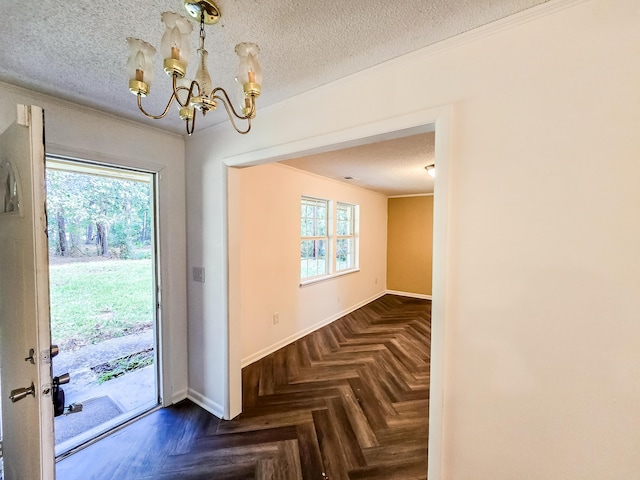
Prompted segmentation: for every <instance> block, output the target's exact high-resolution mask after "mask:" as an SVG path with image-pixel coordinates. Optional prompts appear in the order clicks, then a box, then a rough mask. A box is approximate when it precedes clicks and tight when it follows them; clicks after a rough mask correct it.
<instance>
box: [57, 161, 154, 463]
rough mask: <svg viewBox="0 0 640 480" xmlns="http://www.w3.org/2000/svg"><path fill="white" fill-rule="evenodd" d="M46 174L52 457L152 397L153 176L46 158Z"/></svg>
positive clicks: (144, 407) (135, 412) (127, 416)
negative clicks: (57, 403) (55, 398)
mask: <svg viewBox="0 0 640 480" xmlns="http://www.w3.org/2000/svg"><path fill="white" fill-rule="evenodd" d="M46 182H47V217H48V237H49V277H50V298H51V339H52V344H54V345H58V347H59V352H60V353H59V354H58V355H57V356H56V357H55V358H53V359H52V366H53V375H54V377H58V378H60V379H64V374H67V373H68V374H69V376H70V381H69V382H68V383H66V384H63V381H64V380H60V384H61V385H60V388H62V389H63V390H64V394H65V399H64V410H63V411H62V413H61V414H59V415H57V416H56V417H55V428H54V431H55V446H56V448H55V451H56V456H58V457H59V456H61V455H65V454H68V453H70V452H73V451H74V450H75V449H77V448H79V447H81V446H83V445H85V444H87V443H88V442H91V441H92V440H94V439H95V438H97V437H99V436H101V435H103V434H106V433H108V432H110V431H111V430H113V429H114V428H116V427H118V426H119V425H121V424H123V423H125V422H127V421H129V420H131V419H133V418H135V417H137V416H139V415H141V414H143V413H145V412H147V411H148V410H150V409H153V408H155V407H156V406H158V405H159V378H160V375H159V362H158V359H159V352H158V345H159V342H158V331H159V325H158V316H157V305H158V301H157V298H156V296H157V291H158V288H157V286H158V279H157V272H158V271H159V269H158V256H157V248H156V221H155V219H156V178H155V174H154V173H149V172H142V171H136V170H132V169H124V168H119V167H118V168H116V167H108V166H103V165H96V164H92V163H85V162H81V161H77V160H73V161H72V160H68V159H63V158H56V157H47V162H46ZM54 385H55V378H54ZM58 413H60V412H58Z"/></svg>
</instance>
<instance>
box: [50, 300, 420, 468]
mask: <svg viewBox="0 0 640 480" xmlns="http://www.w3.org/2000/svg"><path fill="white" fill-rule="evenodd" d="M430 312H431V303H430V302H429V301H427V300H418V299H413V298H406V297H399V296H393V295H385V296H384V297H382V298H380V299H378V300H376V301H374V302H372V303H370V304H368V305H366V306H365V307H363V308H360V309H358V310H356V311H354V312H352V313H351V314H349V315H347V316H345V317H343V318H341V319H339V320H337V321H335V322H333V323H332V324H330V325H328V326H326V327H324V328H322V329H320V330H317V331H316V332H314V333H312V334H310V335H307V336H306V337H304V338H302V339H300V340H298V341H297V342H294V343H292V344H290V345H288V346H286V347H284V348H282V349H281V350H278V351H277V352H275V353H273V354H271V355H269V356H268V357H265V358H263V359H262V360H260V361H258V362H256V363H254V364H252V365H249V366H248V367H246V368H245V369H244V370H243V372H242V373H243V390H244V392H243V402H244V403H243V413H242V414H241V415H240V416H239V417H237V418H236V419H234V420H232V421H224V420H220V419H218V418H217V417H215V416H213V415H211V414H209V413H207V412H206V411H205V410H203V409H201V408H200V407H198V406H196V405H194V404H193V403H191V402H189V401H184V402H181V403H179V404H177V405H174V406H172V407H170V408H166V409H161V410H158V411H156V412H153V413H152V414H150V415H148V416H146V417H144V418H142V419H140V420H139V421H137V422H135V423H133V424H131V425H129V426H127V427H125V428H124V429H122V430H120V431H118V432H116V433H114V434H113V435H110V436H109V437H107V438H105V439H103V440H101V441H100V442H97V443H95V444H94V445H91V446H89V447H87V448H85V449H84V450H81V451H79V452H77V453H75V454H74V455H71V456H70V457H68V458H66V459H64V460H62V461H60V462H59V463H58V469H57V472H58V474H57V478H58V480H76V479H82V480H88V479H98V480H103V479H104V480H107V479H114V480H115V479H117V480H128V479H135V480H145V479H158V480H164V479H183V480H187V479H207V480H209V479H211V480H226V479H229V480H231V479H233V480H241V479H270V480H271V479H273V480H295V479H318V480H346V479H353V480H355V479H385V480H389V479H395V480H401V479H420V480H424V479H425V478H426V476H427V473H426V472H427V433H428V409H429V345H430V337H431V322H430V318H431V315H430Z"/></svg>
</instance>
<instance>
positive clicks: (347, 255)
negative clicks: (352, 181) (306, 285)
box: [300, 197, 358, 281]
mask: <svg viewBox="0 0 640 480" xmlns="http://www.w3.org/2000/svg"><path fill="white" fill-rule="evenodd" d="M334 205H335V211H334ZM300 209H301V210H300V212H301V214H300V231H301V240H300V278H301V279H302V280H305V281H306V280H311V281H313V280H314V279H316V278H318V279H323V278H326V277H330V276H332V275H338V274H342V273H346V272H348V271H352V270H355V269H356V268H357V266H358V257H357V229H358V222H357V212H358V206H357V205H351V204H349V203H341V202H337V203H335V204H334V202H332V201H330V200H324V199H320V198H312V197H302V200H301V204H300Z"/></svg>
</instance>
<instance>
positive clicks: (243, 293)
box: [229, 164, 387, 365]
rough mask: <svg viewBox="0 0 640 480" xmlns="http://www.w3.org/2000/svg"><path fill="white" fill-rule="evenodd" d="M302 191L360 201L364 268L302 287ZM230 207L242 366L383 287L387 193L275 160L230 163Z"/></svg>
mask: <svg viewBox="0 0 640 480" xmlns="http://www.w3.org/2000/svg"><path fill="white" fill-rule="evenodd" d="M302 195H306V196H312V197H317V198H325V199H329V200H334V201H342V202H346V203H352V204H356V205H359V206H360V242H359V250H360V271H359V272H354V273H350V274H347V275H343V276H339V277H336V278H332V279H329V280H325V281H322V282H319V283H314V284H310V285H305V286H302V287H301V286H300V198H301V196H302ZM229 206H230V213H229V299H230V301H229V318H230V322H231V323H235V324H240V326H241V334H242V354H241V355H242V364H243V365H246V364H248V363H251V362H253V361H255V360H258V359H259V358H261V357H263V356H264V355H266V354H268V353H270V352H272V351H275V350H276V349H277V348H280V347H281V346H284V345H286V344H288V343H290V342H291V341H293V340H294V339H296V338H299V337H301V336H303V335H305V334H306V333H309V332H310V331H312V330H315V329H317V328H319V327H320V326H322V325H325V324H326V323H328V322H330V321H333V320H335V319H336V318H339V317H341V316H343V315H344V314H345V312H348V311H351V310H353V309H354V308H356V307H359V306H361V305H363V304H366V303H368V302H369V301H371V300H372V299H373V298H376V297H377V296H379V295H381V294H382V293H383V292H384V290H385V271H386V257H385V252H386V248H387V242H386V235H385V232H386V229H387V208H386V207H387V205H386V197H385V196H384V195H381V194H378V193H374V192H371V191H368V190H364V189H362V188H357V187H352V186H349V185H346V184H344V183H340V182H337V181H333V180H329V179H326V178H323V177H320V176H317V175H313V174H309V173H306V172H303V171H301V170H297V169H295V168H291V167H287V166H284V165H280V164H273V165H261V166H257V167H250V168H244V169H237V168H232V169H230V170H229ZM275 312H278V314H279V323H278V324H277V325H274V324H273V314H274V313H275Z"/></svg>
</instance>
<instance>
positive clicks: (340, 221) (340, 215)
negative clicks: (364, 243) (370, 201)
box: [336, 203, 356, 272]
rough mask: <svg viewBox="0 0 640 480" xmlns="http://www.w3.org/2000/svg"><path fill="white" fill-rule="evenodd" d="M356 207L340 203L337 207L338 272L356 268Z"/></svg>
mask: <svg viewBox="0 0 640 480" xmlns="http://www.w3.org/2000/svg"><path fill="white" fill-rule="evenodd" d="M355 209H356V208H355V205H349V204H348V203H338V205H337V207H336V272H342V271H344V270H350V269H352V268H355V266H356V263H355V254H356V233H355V217H356V216H355Z"/></svg>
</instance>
